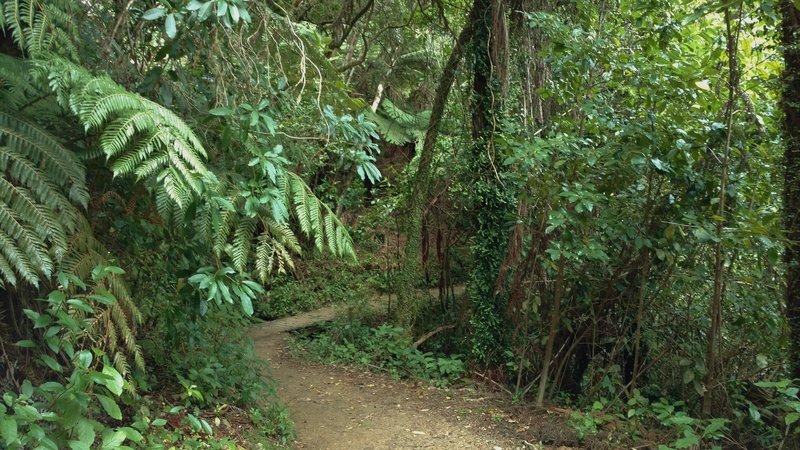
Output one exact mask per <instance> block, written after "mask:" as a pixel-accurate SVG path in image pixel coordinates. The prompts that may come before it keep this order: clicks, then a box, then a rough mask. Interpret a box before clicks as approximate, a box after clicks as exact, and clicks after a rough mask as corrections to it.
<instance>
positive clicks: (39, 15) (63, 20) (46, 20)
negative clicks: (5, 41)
mask: <svg viewBox="0 0 800 450" xmlns="http://www.w3.org/2000/svg"><path fill="white" fill-rule="evenodd" d="M77 7H80V5H79V2H72V1H68V0H48V1H46V2H45V1H37V0H2V1H0V28H2V29H10V30H11V37H12V38H13V39H14V43H16V44H17V46H18V47H19V48H20V49H21V50H22V51H23V52H25V53H26V54H27V56H29V57H38V56H40V55H42V54H45V53H56V54H59V55H62V56H66V57H70V58H72V59H77V55H78V50H77V47H76V46H75V42H77V36H78V31H77V29H78V27H77V24H76V23H75V19H74V18H75V17H76V15H75V9H76V8H77Z"/></svg>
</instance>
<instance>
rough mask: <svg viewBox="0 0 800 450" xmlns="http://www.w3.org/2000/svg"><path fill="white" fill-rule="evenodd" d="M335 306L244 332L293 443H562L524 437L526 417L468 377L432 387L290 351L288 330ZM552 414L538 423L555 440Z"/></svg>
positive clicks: (325, 448)
mask: <svg viewBox="0 0 800 450" xmlns="http://www.w3.org/2000/svg"><path fill="white" fill-rule="evenodd" d="M336 312H337V308H336V307H334V306H330V307H326V308H322V309H318V310H316V311H312V312H308V313H304V314H300V315H297V316H293V317H287V318H284V319H278V320H273V321H269V322H264V323H262V324H259V325H256V326H254V327H253V330H252V332H251V336H252V337H253V339H254V341H255V349H256V354H257V355H258V356H259V357H261V358H263V359H265V360H267V361H269V364H270V366H271V368H272V376H273V378H274V380H275V382H276V383H277V385H278V395H279V396H280V398H281V400H282V401H283V402H284V403H286V404H287V406H288V407H289V411H290V414H291V417H292V419H293V420H294V422H295V430H296V432H297V440H296V441H295V442H294V445H293V447H294V448H298V449H320V450H337V449H342V450H344V449H347V450H367V449H370V450H378V449H490V450H496V449H504V450H508V449H545V448H551V449H561V450H566V449H568V448H569V447H559V446H542V445H541V444H540V440H536V441H529V440H527V439H532V436H531V435H530V433H529V432H528V431H531V430H530V429H531V426H530V423H528V424H525V423H526V422H529V421H528V420H526V419H521V418H517V417H516V416H515V414H514V413H513V412H510V411H509V410H507V409H506V410H504V409H501V408H500V406H499V405H501V401H500V399H499V398H498V394H497V393H492V392H490V391H489V390H487V389H483V388H481V387H480V386H476V385H473V384H472V383H466V385H464V384H462V385H460V387H454V388H449V389H440V388H436V387H433V386H431V385H430V384H428V383H424V382H416V381H396V380H392V379H391V378H389V377H387V376H385V375H379V374H374V373H370V372H366V371H364V370H362V369H355V368H344V367H337V366H331V365H323V364H319V363H315V362H312V361H309V360H306V359H304V358H302V357H296V356H293V355H292V354H291V352H290V351H289V349H288V347H287V338H288V337H289V332H290V331H292V330H296V329H301V328H305V327H308V326H311V325H314V324H316V323H319V322H323V321H326V320H331V319H333V318H334V317H335V315H336ZM506 402H507V399H506ZM549 415H550V414H549ZM552 419H554V420H545V421H544V422H549V423H551V424H552V427H548V428H551V429H550V432H551V433H555V434H557V435H560V436H558V437H556V436H554V437H556V439H555V442H557V441H559V440H561V439H564V438H565V437H566V436H563V431H567V430H568V427H564V423H563V422H564V419H563V418H556V417H552ZM537 427H539V428H540V427H541V423H538V425H537ZM564 428H567V430H563V429H564ZM559 429H561V430H559ZM562 430H563V431H562ZM569 431H571V430H569ZM537 434H539V433H537ZM567 434H572V433H569V432H567ZM545 442H546V441H545ZM550 442H554V441H552V440H551V441H550Z"/></svg>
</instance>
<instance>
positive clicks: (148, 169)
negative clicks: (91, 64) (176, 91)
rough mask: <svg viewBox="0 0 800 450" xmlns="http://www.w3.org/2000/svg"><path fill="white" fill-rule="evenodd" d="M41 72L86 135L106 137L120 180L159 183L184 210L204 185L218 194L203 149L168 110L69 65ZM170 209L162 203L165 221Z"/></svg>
mask: <svg viewBox="0 0 800 450" xmlns="http://www.w3.org/2000/svg"><path fill="white" fill-rule="evenodd" d="M37 72H38V73H39V76H40V77H42V79H43V80H47V82H48V83H49V85H50V88H51V89H52V91H53V92H54V93H55V94H56V97H57V99H58V101H59V103H60V104H61V105H62V107H64V108H65V109H68V110H70V111H71V112H72V113H73V114H75V116H76V117H78V119H79V120H80V121H81V124H83V126H84V127H85V128H86V131H87V132H88V131H99V132H101V134H100V139H99V143H100V149H101V150H102V151H103V153H104V154H105V155H106V158H107V159H108V160H109V161H110V162H111V170H112V171H113V173H114V175H115V176H124V175H129V174H133V175H135V176H136V178H137V179H138V180H145V179H152V180H155V181H156V182H157V183H158V185H159V192H158V193H157V196H158V197H162V196H166V198H168V199H169V200H171V201H172V202H174V203H175V204H177V205H178V207H179V208H181V209H183V208H186V207H187V206H188V205H189V203H190V201H191V200H192V199H193V198H194V197H196V196H198V195H200V194H201V193H203V192H205V191H206V190H208V189H209V188H204V184H209V185H211V186H210V188H211V189H213V186H214V184H215V183H216V177H215V176H214V175H213V173H211V172H210V171H209V170H208V168H207V167H206V165H205V163H204V162H203V158H205V157H206V151H205V149H204V148H203V145H202V144H201V143H200V140H199V139H198V138H197V136H195V134H194V132H193V131H192V130H191V128H189V126H188V125H186V123H185V122H184V121H183V120H182V119H181V118H180V117H178V116H177V115H176V114H175V113H173V112H172V111H170V110H169V109H167V108H164V107H163V106H161V105H159V104H157V103H155V102H152V101H150V100H147V99H145V98H143V97H141V96H140V95H138V94H134V93H131V92H129V91H127V90H126V89H125V88H123V87H122V86H120V85H118V84H117V83H115V82H114V81H113V80H111V78H109V77H107V76H94V75H92V74H91V73H89V71H88V70H86V69H84V68H82V67H80V66H77V65H75V64H72V63H69V62H67V61H64V60H59V59H49V60H47V61H46V62H42V63H39V64H38V66H37ZM167 205H168V204H166V203H164V202H163V201H162V202H159V208H160V210H161V212H162V214H163V215H165V216H169V213H170V210H168V209H167V207H168V206H167Z"/></svg>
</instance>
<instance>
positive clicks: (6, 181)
mask: <svg viewBox="0 0 800 450" xmlns="http://www.w3.org/2000/svg"><path fill="white" fill-rule="evenodd" d="M85 178H86V175H85V172H84V168H83V166H82V165H81V163H80V162H79V161H78V160H77V158H76V157H75V154H74V153H72V152H70V151H69V150H67V149H66V148H65V147H64V146H63V145H62V144H61V143H60V142H59V141H58V140H57V139H56V138H55V137H54V136H52V135H51V134H49V133H48V132H47V131H45V130H43V129H41V128H39V127H38V126H36V125H35V124H33V123H31V122H28V121H26V120H23V119H21V118H18V117H15V116H13V115H11V114H9V113H7V112H5V111H3V110H0V241H1V242H2V244H3V245H2V249H0V273H1V274H2V277H3V278H4V279H5V280H6V281H7V282H9V283H11V284H16V283H17V281H18V278H17V275H18V276H19V277H20V278H22V279H23V280H25V281H27V282H29V283H31V284H34V285H36V284H38V283H39V280H40V278H41V277H42V276H44V277H49V276H50V275H52V273H53V270H54V267H55V263H56V262H58V261H60V260H61V258H62V257H63V256H64V254H65V252H66V250H67V243H68V242H67V236H68V234H69V233H71V232H73V231H74V230H75V228H76V226H77V221H78V219H79V218H80V217H81V216H82V214H81V212H80V211H79V210H78V209H77V207H76V206H75V205H76V204H77V205H81V206H83V207H86V204H87V202H88V198H89V194H88V191H87V189H86V183H85ZM9 268H11V269H12V270H9Z"/></svg>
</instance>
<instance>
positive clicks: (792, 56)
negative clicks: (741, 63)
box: [781, 0, 800, 378]
mask: <svg viewBox="0 0 800 450" xmlns="http://www.w3.org/2000/svg"><path fill="white" fill-rule="evenodd" d="M781 12H782V13H783V22H782V32H783V36H782V37H783V45H784V50H783V57H784V61H785V68H784V75H783V99H782V104H781V106H782V107H783V112H784V115H785V116H784V140H785V145H786V148H785V150H784V164H785V166H784V167H785V169H784V170H785V172H784V193H783V208H784V220H785V226H786V237H787V238H788V240H789V245H787V246H786V253H785V256H784V257H785V260H786V319H787V322H788V324H789V330H790V334H791V336H790V351H789V359H790V361H789V362H790V364H791V368H792V376H793V377H794V378H800V246H798V243H800V220H798V219H800V46H799V45H798V33H800V10H798V8H797V7H796V6H795V4H794V3H793V2H792V0H782V1H781Z"/></svg>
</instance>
